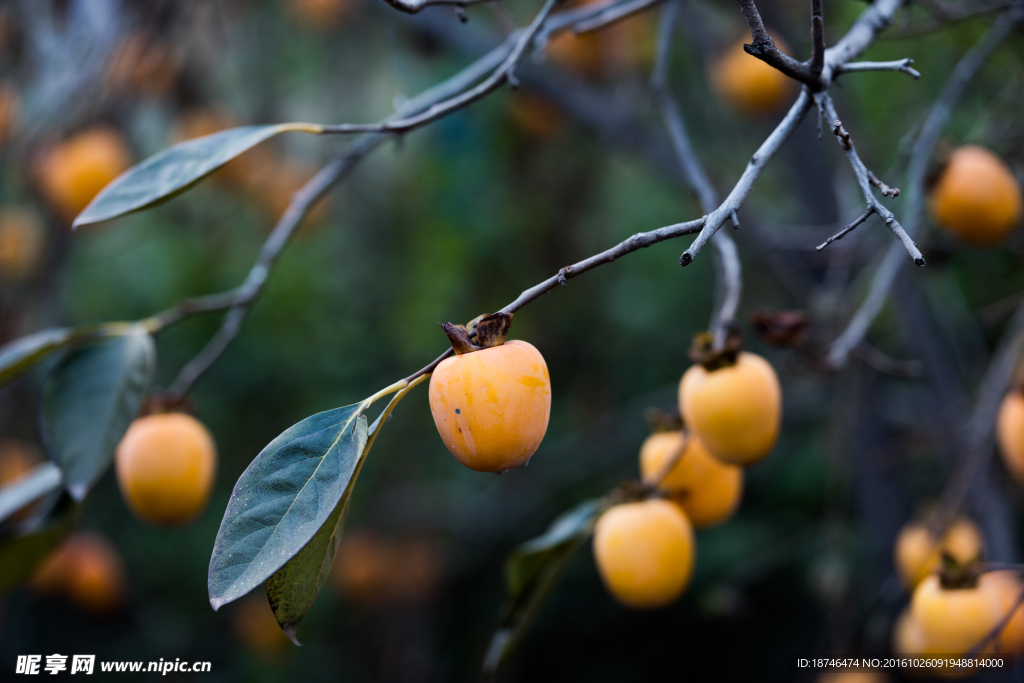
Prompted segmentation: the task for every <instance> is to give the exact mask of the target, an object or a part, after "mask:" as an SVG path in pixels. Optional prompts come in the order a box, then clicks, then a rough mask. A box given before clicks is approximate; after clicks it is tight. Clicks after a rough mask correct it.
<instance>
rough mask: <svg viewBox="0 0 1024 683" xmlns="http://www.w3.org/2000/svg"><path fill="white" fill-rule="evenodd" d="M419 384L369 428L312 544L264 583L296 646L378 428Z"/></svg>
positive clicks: (395, 399) (400, 394) (396, 397)
mask: <svg viewBox="0 0 1024 683" xmlns="http://www.w3.org/2000/svg"><path fill="white" fill-rule="evenodd" d="M418 383H419V382H416V383H414V384H411V385H409V386H408V387H406V388H404V389H402V390H401V391H399V392H398V393H397V394H395V395H394V396H393V397H392V399H391V400H390V401H389V402H388V405H387V407H386V408H385V409H384V410H383V411H382V412H381V414H380V416H379V417H378V418H377V419H376V420H375V421H374V423H373V425H371V426H370V429H369V432H368V437H367V440H366V446H365V447H364V448H363V450H362V453H361V454H360V455H359V456H358V462H357V463H356V467H355V469H354V470H353V472H352V477H351V478H350V479H349V482H348V486H346V487H345V492H344V494H342V497H341V500H340V501H338V504H337V505H335V506H334V510H332V511H331V515H330V517H328V518H327V521H326V522H324V524H323V526H321V527H320V529H318V530H317V532H316V534H315V535H314V536H313V538H312V540H310V541H309V543H307V544H306V545H305V547H303V548H302V550H300V551H299V553H298V554H297V555H295V557H293V558H292V559H290V560H288V562H287V564H285V565H284V566H283V567H281V568H280V569H279V570H277V571H276V572H274V575H273V576H271V577H270V579H269V580H268V581H267V597H268V598H270V605H271V607H272V608H273V609H274V616H276V617H277V623H279V624H280V625H281V628H282V629H284V632H285V635H287V636H288V637H289V638H291V640H292V642H293V643H295V644H296V645H299V640H298V636H297V632H298V628H299V623H300V622H301V621H302V619H303V618H305V616H306V614H308V613H309V610H310V609H311V608H312V607H313V603H314V602H315V601H316V598H317V596H318V595H319V594H320V589H321V588H323V586H324V582H325V581H327V577H328V575H329V574H330V572H331V565H332V564H334V556H335V554H337V552H338V544H339V543H341V534H342V529H343V528H344V526H345V517H346V516H347V515H348V505H349V501H350V500H351V499H352V490H353V489H354V488H355V484H356V479H357V478H358V477H359V472H360V470H362V468H363V463H364V462H366V456H367V455H368V454H369V452H370V448H371V447H372V446H373V442H374V441H375V440H376V439H377V435H378V434H379V433H380V427H381V425H383V424H384V421H385V420H387V418H388V416H389V415H390V414H391V411H392V410H393V409H394V407H395V406H396V405H397V404H398V402H399V401H400V400H402V397H403V396H405V394H407V393H408V392H409V390H410V389H412V388H413V387H414V386H415V385H416V384H418Z"/></svg>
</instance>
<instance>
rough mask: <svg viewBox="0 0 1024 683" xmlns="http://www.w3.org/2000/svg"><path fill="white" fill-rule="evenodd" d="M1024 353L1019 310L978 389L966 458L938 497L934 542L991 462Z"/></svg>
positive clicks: (1023, 309)
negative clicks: (1003, 406) (1002, 409)
mask: <svg viewBox="0 0 1024 683" xmlns="http://www.w3.org/2000/svg"><path fill="white" fill-rule="evenodd" d="M1022 351H1024V306H1022V307H1020V308H1018V309H1017V313H1016V314H1015V315H1014V317H1013V320H1011V321H1010V323H1009V325H1008V327H1007V330H1006V332H1005V333H1004V334H1003V338H1002V340H1001V341H1000V344H999V348H998V349H997V351H996V354H995V356H994V357H993V358H992V361H991V363H989V366H988V369H987V370H986V371H985V376H984V377H983V378H982V380H981V385H980V386H979V388H978V396H977V398H976V399H975V403H974V410H973V411H972V412H971V416H970V419H969V420H968V421H967V426H966V429H965V430H964V432H965V436H964V445H963V448H962V453H963V456H962V457H961V459H960V461H959V463H958V464H957V467H956V469H955V471H954V472H953V475H952V476H951V477H950V478H949V480H948V481H947V484H946V488H945V489H944V490H943V492H942V495H941V496H940V497H939V503H938V505H937V507H936V510H935V514H934V515H933V516H932V519H931V520H930V524H929V527H930V530H931V531H932V532H933V534H934V535H935V538H942V536H943V534H944V533H945V530H946V529H947V528H948V527H949V525H950V523H952V521H953V519H954V518H955V517H956V515H957V512H958V511H959V510H960V507H961V506H962V505H963V502H964V500H965V499H966V498H967V493H968V491H970V489H971V486H972V485H973V483H974V480H975V479H976V478H977V476H978V475H979V473H981V472H984V471H985V470H986V468H987V466H988V463H989V462H990V460H991V458H992V451H993V443H992V441H993V440H992V430H993V429H994V425H995V421H996V413H997V412H998V410H999V405H1000V403H1001V402H1002V399H1003V394H1005V393H1006V388H1007V387H1008V386H1009V385H1010V382H1011V380H1012V379H1013V369H1014V367H1016V365H1017V362H1018V360H1019V359H1020V357H1021V353H1022Z"/></svg>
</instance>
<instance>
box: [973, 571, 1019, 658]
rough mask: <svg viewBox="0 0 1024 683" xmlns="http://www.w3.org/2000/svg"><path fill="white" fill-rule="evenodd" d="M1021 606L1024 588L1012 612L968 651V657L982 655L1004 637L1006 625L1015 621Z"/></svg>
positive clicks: (1011, 609)
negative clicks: (982, 652)
mask: <svg viewBox="0 0 1024 683" xmlns="http://www.w3.org/2000/svg"><path fill="white" fill-rule="evenodd" d="M1021 605H1024V588H1022V589H1021V591H1020V594H1019V595H1018V596H1017V599H1016V600H1015V601H1014V603H1013V607H1011V608H1010V611H1009V612H1007V613H1006V614H1005V615H1004V616H1003V618H1002V619H1000V620H999V623H998V624H996V625H995V626H994V627H993V628H992V630H991V631H989V632H988V633H986V634H985V637H984V638H982V639H981V640H979V641H978V644H977V645H975V646H974V647H972V648H971V649H970V651H968V652H967V653H966V654H967V656H968V657H974V656H977V655H979V654H981V651H982V650H984V649H985V648H986V647H988V645H989V643H993V642H995V641H996V640H997V639H998V638H999V636H1001V635H1002V633H1003V629H1005V628H1006V625H1007V624H1009V623H1010V620H1011V619H1013V615H1014V614H1016V612H1017V610H1018V609H1020V606H1021Z"/></svg>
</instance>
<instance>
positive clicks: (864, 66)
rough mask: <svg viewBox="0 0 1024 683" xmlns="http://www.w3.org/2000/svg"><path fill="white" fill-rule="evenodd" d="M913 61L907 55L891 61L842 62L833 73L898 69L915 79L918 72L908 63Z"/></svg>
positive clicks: (918, 74) (917, 77)
mask: <svg viewBox="0 0 1024 683" xmlns="http://www.w3.org/2000/svg"><path fill="white" fill-rule="evenodd" d="M913 63H914V60H913V59H910V58H909V57H908V58H907V59H897V60H895V61H892V62H851V63H850V64H843V65H842V66H839V67H837V68H836V70H835V75H837V76H838V75H840V74H851V73H856V72H858V71H899V72H900V73H905V74H907V75H908V76H910V77H911V78H913V79H914V80H915V81H916V80H917V79H919V78H921V74H920V72H918V70H917V69H912V68H910V65H911V64H913Z"/></svg>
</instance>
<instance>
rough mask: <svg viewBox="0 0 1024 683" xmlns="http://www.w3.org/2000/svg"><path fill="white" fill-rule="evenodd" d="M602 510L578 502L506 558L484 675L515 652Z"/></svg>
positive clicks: (602, 506) (596, 503) (599, 506)
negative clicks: (499, 609) (502, 599)
mask: <svg viewBox="0 0 1024 683" xmlns="http://www.w3.org/2000/svg"><path fill="white" fill-rule="evenodd" d="M605 507H606V505H605V503H604V501H601V500H588V501H586V502H583V503H580V504H579V505H577V506H576V507H574V508H572V509H571V510H569V511H567V512H565V513H563V514H562V515H561V516H559V517H558V518H557V519H555V521H554V522H552V524H551V526H550V527H548V530H547V531H546V532H544V533H543V534H542V535H540V536H538V537H537V538H535V539H533V540H531V541H527V542H526V543H524V544H522V545H521V546H519V547H518V548H516V550H515V551H514V552H513V553H512V555H511V556H509V558H508V560H507V561H506V562H505V591H506V593H505V606H504V607H503V608H502V614H501V617H500V619H499V624H498V628H497V630H495V632H494V635H493V636H491V642H490V645H488V647H487V655H486V656H485V658H484V672H485V673H489V674H490V673H494V672H495V671H497V670H498V667H499V666H501V664H502V662H504V661H505V659H506V658H507V657H508V655H509V654H510V653H511V652H512V650H513V648H515V646H516V644H517V643H518V642H519V640H520V639H521V638H522V636H523V633H524V632H525V631H526V629H527V627H528V626H529V625H530V623H531V622H532V621H533V618H534V617H535V616H536V615H537V612H538V611H539V610H540V607H541V605H543V604H544V601H545V600H546V599H547V597H548V595H550V593H551V590H552V589H553V588H554V586H555V583H556V582H557V581H558V579H559V577H561V575H562V572H563V571H565V567H566V566H567V565H568V564H569V560H570V559H572V556H573V555H574V554H575V553H576V551H577V550H579V548H580V547H581V546H582V545H583V544H584V543H585V542H586V540H587V538H588V537H589V536H590V534H591V533H593V531H594V524H595V523H596V521H597V517H598V515H600V514H601V512H602V511H603V510H604V509H605Z"/></svg>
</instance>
